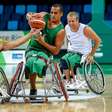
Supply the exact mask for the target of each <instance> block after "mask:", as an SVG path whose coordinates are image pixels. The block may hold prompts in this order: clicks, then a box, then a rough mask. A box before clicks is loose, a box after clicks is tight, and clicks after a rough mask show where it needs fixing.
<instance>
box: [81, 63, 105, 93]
mask: <svg viewBox="0 0 112 112" xmlns="http://www.w3.org/2000/svg"><path fill="white" fill-rule="evenodd" d="M83 67H84V77H85V80H86V82H87V84H88V87H89V88H90V89H91V90H92V91H93V92H94V93H96V94H102V93H103V92H104V87H105V81H104V75H103V72H102V69H101V68H100V65H99V64H98V63H97V62H96V61H93V63H91V64H88V63H87V62H85V63H84V66H83Z"/></svg>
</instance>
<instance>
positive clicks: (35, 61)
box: [25, 50, 48, 77]
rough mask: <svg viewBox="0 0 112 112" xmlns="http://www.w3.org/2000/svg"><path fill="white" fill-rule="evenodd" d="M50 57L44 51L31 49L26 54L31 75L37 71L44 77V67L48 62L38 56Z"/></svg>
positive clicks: (26, 66) (27, 67) (27, 66)
mask: <svg viewBox="0 0 112 112" xmlns="http://www.w3.org/2000/svg"><path fill="white" fill-rule="evenodd" d="M37 55H38V56H41V57H43V58H44V59H46V60H47V59H48V55H47V54H46V53H44V52H42V51H34V50H31V51H29V52H27V54H26V65H25V68H26V69H28V72H29V74H30V75H32V74H34V73H37V74H38V76H39V77H43V75H45V74H43V69H44V68H45V67H46V62H45V61H44V60H43V59H41V58H39V57H38V56H37Z"/></svg>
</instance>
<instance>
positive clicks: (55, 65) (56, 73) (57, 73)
mask: <svg viewBox="0 0 112 112" xmlns="http://www.w3.org/2000/svg"><path fill="white" fill-rule="evenodd" d="M54 68H55V75H56V78H57V80H58V85H59V86H60V88H61V91H62V93H63V96H64V98H65V101H68V94H67V89H66V88H65V86H64V83H63V81H62V78H61V70H60V68H59V65H58V63H54Z"/></svg>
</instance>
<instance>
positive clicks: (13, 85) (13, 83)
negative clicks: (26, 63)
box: [9, 62, 23, 95]
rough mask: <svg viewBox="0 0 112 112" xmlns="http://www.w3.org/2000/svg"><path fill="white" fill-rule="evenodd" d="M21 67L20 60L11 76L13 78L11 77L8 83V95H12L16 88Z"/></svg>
mask: <svg viewBox="0 0 112 112" xmlns="http://www.w3.org/2000/svg"><path fill="white" fill-rule="evenodd" d="M22 68H23V62H20V63H19V64H18V66H17V70H16V72H15V74H14V76H13V78H12V79H11V82H10V85H9V89H10V91H9V94H10V95H13V93H14V91H15V89H16V86H17V84H18V82H19V79H20V75H21V72H22Z"/></svg>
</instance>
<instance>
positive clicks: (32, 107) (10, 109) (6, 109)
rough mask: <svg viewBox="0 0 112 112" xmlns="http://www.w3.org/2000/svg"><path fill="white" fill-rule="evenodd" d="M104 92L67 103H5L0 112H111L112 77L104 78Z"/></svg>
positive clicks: (0, 105)
mask: <svg viewBox="0 0 112 112" xmlns="http://www.w3.org/2000/svg"><path fill="white" fill-rule="evenodd" d="M105 81H106V87H105V92H104V93H103V94H102V95H101V96H98V97H95V98H89V99H79V100H74V101H69V102H63V101H62V102H58V101H52V102H49V103H27V104H25V103H10V102H9V103H5V104H0V112H112V75H106V77H105Z"/></svg>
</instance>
